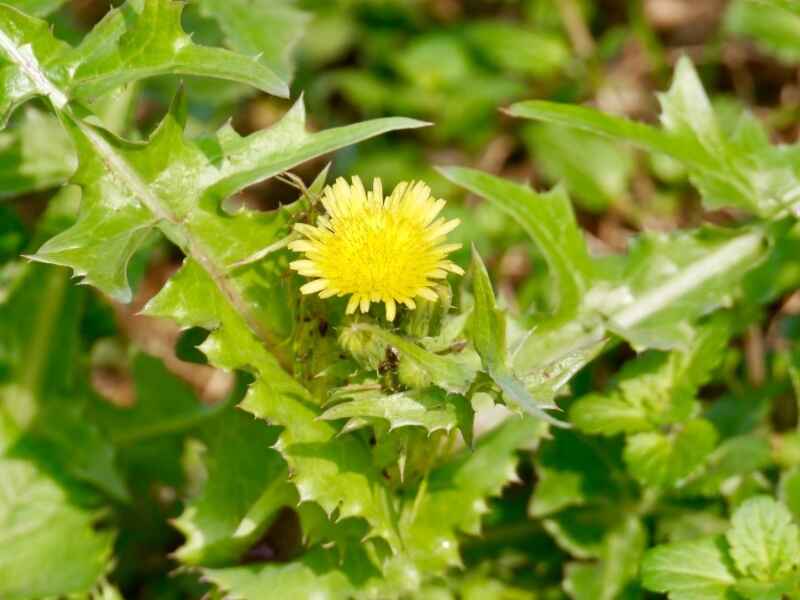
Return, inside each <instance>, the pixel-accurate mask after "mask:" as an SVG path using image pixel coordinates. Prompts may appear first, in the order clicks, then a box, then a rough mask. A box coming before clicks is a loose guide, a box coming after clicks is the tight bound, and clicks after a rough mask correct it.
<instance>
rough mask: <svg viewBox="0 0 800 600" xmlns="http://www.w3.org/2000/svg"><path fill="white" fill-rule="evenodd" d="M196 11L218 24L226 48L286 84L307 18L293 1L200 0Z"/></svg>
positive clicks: (289, 79) (289, 78)
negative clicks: (253, 58) (254, 58)
mask: <svg viewBox="0 0 800 600" xmlns="http://www.w3.org/2000/svg"><path fill="white" fill-rule="evenodd" d="M199 6H200V11H201V12H202V13H203V14H204V15H205V16H207V17H210V18H212V19H214V20H215V21H217V23H219V26H220V28H221V29H222V31H223V33H224V34H225V40H226V43H227V45H228V46H229V47H230V48H232V49H233V50H235V51H237V52H239V53H241V54H244V55H246V56H257V57H258V61H259V62H260V63H262V64H264V65H265V66H266V67H268V68H269V69H270V70H272V71H273V72H274V73H275V74H277V76H278V77H279V78H280V79H281V81H283V82H284V83H285V84H286V85H288V84H289V82H290V81H291V77H292V61H291V55H292V51H293V50H294V47H295V46H296V45H297V43H298V42H299V41H300V38H301V37H302V35H303V31H304V29H305V25H306V22H307V21H308V19H309V16H308V15H307V14H306V13H304V12H302V11H300V10H299V9H297V8H296V7H295V2H294V0H274V1H272V2H268V3H266V2H257V1H256V2H254V1H253V0H232V1H227V0H200V2H199Z"/></svg>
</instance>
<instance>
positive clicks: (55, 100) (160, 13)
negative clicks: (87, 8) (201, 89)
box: [0, 0, 288, 123]
mask: <svg viewBox="0 0 800 600" xmlns="http://www.w3.org/2000/svg"><path fill="white" fill-rule="evenodd" d="M182 10H183V5H182V4H181V3H180V2H173V1H172V0H128V1H127V2H126V3H125V4H123V5H122V6H121V7H119V8H116V9H113V10H112V11H110V12H109V13H108V14H107V15H106V16H105V18H103V20H102V21H100V23H98V24H97V25H96V26H95V28H94V29H93V30H92V31H91V32H90V33H89V34H88V35H87V36H86V37H85V38H84V39H83V41H82V42H81V44H80V45H79V46H77V47H75V48H72V47H70V46H69V45H68V44H65V43H64V42H61V41H59V40H57V39H56V38H55V37H54V36H53V34H52V32H51V31H50V26H49V24H48V23H47V22H45V21H41V20H39V19H36V18H35V17H30V16H28V15H26V14H24V13H22V12H20V11H19V10H17V9H16V8H12V7H10V6H7V5H5V4H0V53H2V55H4V56H5V57H6V59H7V61H8V62H7V64H5V65H3V66H2V67H0V122H2V123H5V121H6V120H7V119H8V116H9V114H10V113H11V112H12V111H13V110H14V108H16V107H17V106H19V105H20V104H22V103H23V102H25V101H26V100H28V99H30V98H32V97H34V96H45V97H47V98H48V99H49V100H50V102H51V103H52V104H53V106H54V107H55V108H56V109H58V110H60V109H63V108H65V107H66V105H67V103H68V102H69V101H70V100H73V99H77V100H81V101H84V102H92V101H94V100H95V99H96V98H98V97H99V96H101V95H102V94H104V93H105V92H108V91H110V90H112V89H114V88H117V87H120V86H122V85H125V84H127V83H131V82H133V81H137V80H139V79H142V78H145V77H152V76H155V75H163V74H183V75H200V76H207V77H217V78H222V79H229V80H232V81H238V82H240V83H245V84H248V85H251V86H253V87H256V88H258V89H261V90H263V91H265V92H268V93H271V94H275V95H279V96H288V88H287V86H286V84H285V83H284V82H283V81H281V79H280V78H279V77H278V76H277V75H276V74H275V73H274V72H273V71H272V70H270V69H269V68H268V67H266V66H265V65H263V64H261V63H260V62H258V60H257V59H256V58H255V57H253V58H250V57H245V56H242V55H240V54H236V53H234V52H230V51H228V50H223V49H221V48H208V47H205V46H198V45H197V44H194V43H193V42H192V41H191V38H190V36H189V35H188V34H186V33H185V32H184V31H183V29H182V27H181V22H180V20H181V12H182Z"/></svg>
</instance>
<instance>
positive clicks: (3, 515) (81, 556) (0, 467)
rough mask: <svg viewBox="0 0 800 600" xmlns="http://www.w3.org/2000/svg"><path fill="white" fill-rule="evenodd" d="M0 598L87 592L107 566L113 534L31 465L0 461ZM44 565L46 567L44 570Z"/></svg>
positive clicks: (17, 599) (23, 599)
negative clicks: (101, 529) (102, 527)
mask: <svg viewBox="0 0 800 600" xmlns="http://www.w3.org/2000/svg"><path fill="white" fill-rule="evenodd" d="M0 481H2V482H3V484H2V486H0V597H2V598H4V600H28V599H30V600H35V599H37V598H43V597H51V596H64V595H67V594H81V593H86V592H88V591H89V590H90V589H91V588H92V587H94V585H95V583H96V582H97V581H98V580H99V579H100V577H101V576H102V575H104V574H105V573H106V572H107V571H108V570H109V569H110V567H111V547H112V544H113V535H112V533H111V532H108V531H98V530H97V529H96V523H97V521H98V515H96V514H92V513H90V512H87V511H85V510H82V509H80V508H78V507H76V506H74V505H72V504H71V503H70V501H69V496H68V492H67V491H65V490H63V489H61V488H60V487H59V486H58V485H57V484H56V483H55V482H54V481H52V480H51V479H49V478H48V477H46V476H45V475H43V474H42V473H41V472H39V471H38V470H37V469H36V468H35V467H34V466H33V465H31V464H29V463H27V462H23V461H19V460H8V459H5V458H3V459H0ZM47 565H50V567H49V568H48V567H47Z"/></svg>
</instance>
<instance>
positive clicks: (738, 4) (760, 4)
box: [724, 0, 800, 64]
mask: <svg viewBox="0 0 800 600" xmlns="http://www.w3.org/2000/svg"><path fill="white" fill-rule="evenodd" d="M724 23H725V29H727V30H728V31H729V32H730V33H733V34H735V35H738V36H742V37H746V38H750V39H752V40H754V41H755V43H756V45H758V46H759V47H760V48H762V49H763V50H764V51H766V52H767V53H769V54H772V55H774V56H776V57H778V58H779V59H780V60H782V61H783V62H786V63H787V64H792V63H796V62H797V61H798V60H800V45H798V43H797V39H798V36H800V11H798V9H797V5H796V4H795V3H794V2H781V1H780V0H778V1H770V0H736V1H735V2H732V3H731V4H730V5H729V6H728V9H727V11H726V13H725V22H724Z"/></svg>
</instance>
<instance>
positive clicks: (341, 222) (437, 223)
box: [289, 177, 464, 321]
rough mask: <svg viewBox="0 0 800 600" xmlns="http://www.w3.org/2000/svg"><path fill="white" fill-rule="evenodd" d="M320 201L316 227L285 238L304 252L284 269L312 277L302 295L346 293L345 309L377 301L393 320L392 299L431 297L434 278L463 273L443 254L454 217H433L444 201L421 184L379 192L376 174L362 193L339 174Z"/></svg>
mask: <svg viewBox="0 0 800 600" xmlns="http://www.w3.org/2000/svg"><path fill="white" fill-rule="evenodd" d="M322 204H323V206H324V207H325V210H326V213H327V214H326V215H324V216H321V217H320V218H319V220H318V222H317V225H316V226H312V225H306V224H304V223H298V224H296V225H295V229H296V230H297V231H298V232H299V233H301V234H302V235H303V236H304V238H303V239H300V240H296V241H294V242H292V243H291V244H289V248H291V249H292V250H294V251H295V252H301V253H303V254H305V258H304V259H302V260H296V261H293V262H292V263H290V266H291V268H292V269H294V270H295V271H297V272H298V273H300V274H301V275H304V276H306V277H313V278H314V280H313V281H310V282H309V283H306V284H305V285H303V287H301V288H300V291H301V292H302V293H304V294H313V293H316V292H319V295H320V297H321V298H329V297H331V296H345V295H347V294H350V301H349V302H348V303H347V313H348V314H351V313H353V312H355V310H356V309H357V308H359V307H360V308H361V312H367V311H368V310H369V306H370V303H372V302H383V303H385V304H386V318H387V319H388V320H390V321H393V320H394V317H395V314H396V312H397V303H402V304H404V305H406V306H407V307H408V308H410V309H413V308H415V306H416V305H415V303H414V298H415V297H417V296H419V297H421V298H426V299H428V300H432V301H436V299H437V298H438V297H437V295H436V293H435V292H434V291H433V289H432V287H433V285H434V284H435V282H436V280H437V279H444V278H446V277H447V272H448V271H449V272H451V273H457V274H459V275H462V274H463V273H464V272H463V270H462V269H461V267H459V266H458V265H456V264H455V263H453V262H451V261H449V260H447V255H448V253H450V252H452V251H453V250H457V249H458V248H460V247H461V244H447V243H445V242H446V236H447V234H448V233H449V232H450V231H452V230H453V229H455V228H456V227H457V226H458V224H459V221H458V219H453V220H451V221H446V220H445V219H443V218H441V217H440V218H438V219H437V215H438V214H439V212H440V211H441V210H442V208H444V205H445V201H444V200H436V199H434V198H433V197H431V190H430V188H429V187H428V186H427V185H425V184H424V183H422V182H416V183H414V182H412V183H400V184H398V185H397V187H395V188H394V190H393V191H392V193H391V195H389V196H388V197H386V198H384V196H383V188H382V185H381V181H380V179H375V180H374V182H373V184H372V190H371V191H369V192H368V191H366V190H365V189H364V186H363V184H362V183H361V180H360V179H359V178H358V177H354V178H353V181H352V183H351V184H348V183H347V181H345V180H344V179H342V178H339V179H338V180H337V181H336V183H335V184H334V185H332V186H328V187H327V188H325V191H324V192H323V194H322Z"/></svg>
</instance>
